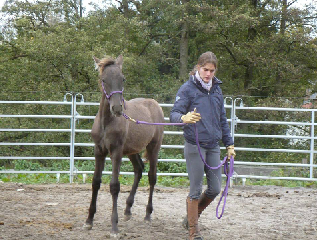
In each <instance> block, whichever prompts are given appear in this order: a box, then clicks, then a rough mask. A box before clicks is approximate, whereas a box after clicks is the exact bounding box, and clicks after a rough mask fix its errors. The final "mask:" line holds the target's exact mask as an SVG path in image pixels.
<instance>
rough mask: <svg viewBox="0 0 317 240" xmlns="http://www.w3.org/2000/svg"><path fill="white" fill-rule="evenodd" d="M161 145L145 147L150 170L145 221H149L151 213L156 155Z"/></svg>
mask: <svg viewBox="0 0 317 240" xmlns="http://www.w3.org/2000/svg"><path fill="white" fill-rule="evenodd" d="M160 147H161V144H158V143H150V144H149V145H148V146H147V147H146V155H147V159H148V160H149V163H150V169H149V172H148V178H149V184H150V193H149V199H148V204H147V206H146V215H145V217H144V220H145V221H151V214H152V212H153V203H152V202H153V192H154V187H155V184H156V179H157V177H156V172H157V160H158V153H159V150H160Z"/></svg>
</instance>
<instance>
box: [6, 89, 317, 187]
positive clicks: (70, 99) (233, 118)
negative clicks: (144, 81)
mask: <svg viewBox="0 0 317 240" xmlns="http://www.w3.org/2000/svg"><path fill="white" fill-rule="evenodd" d="M0 104H1V105H15V104H22V105H24V104H32V105H64V106H67V107H69V112H70V114H69V115H37V114H34V113H30V115H14V114H5V113H1V114H0V133H1V132H67V133H69V139H70V141H69V142H64V143H53V142H33V143H30V142H28V143H26V142H0V146H66V147H69V155H68V156H63V157H57V156H41V157H39V156H36V157H35V156H28V157H20V156H0V161H1V160H14V159H25V160H36V159H42V160H52V159H55V160H65V159H67V160H69V166H70V167H69V170H68V171H59V170H54V171H28V170H23V171H22V170H21V171H16V170H1V171H0V174H1V173H50V174H52V173H53V174H56V175H57V177H59V176H60V174H69V181H70V183H72V182H73V178H74V175H75V174H91V173H93V171H78V170H77V169H76V168H75V161H76V160H94V157H93V156H91V157H79V156H75V148H76V147H78V146H81V147H93V146H94V144H93V143H80V142H76V133H90V129H77V128H76V121H79V120H80V119H91V120H93V119H94V118H95V115H93V116H82V115H80V114H79V113H78V112H77V106H98V105H99V103H95V102H85V101H84V96H83V95H82V94H81V93H67V94H65V96H64V100H63V101H0ZM160 106H161V107H162V108H171V107H172V106H173V104H164V103H162V104H160ZM225 108H226V110H227V112H228V115H229V117H228V122H229V125H230V127H231V134H232V136H233V138H234V140H235V145H236V147H235V150H236V151H237V153H238V154H237V156H238V157H237V159H236V161H235V166H236V167H239V166H251V167H253V166H263V167H264V166H278V167H295V168H301V169H302V168H309V177H291V176H286V177H285V176H263V175H252V174H237V173H236V174H235V176H234V177H236V178H242V179H244V180H245V179H246V178H256V179H284V180H303V181H317V178H316V177H315V176H314V174H316V168H317V164H315V163H314V158H315V154H316V151H315V149H314V143H315V139H316V136H315V134H314V132H315V128H314V127H315V125H316V123H315V120H314V119H315V111H317V109H299V108H273V107H245V106H243V100H242V99H241V98H232V97H226V98H225ZM246 110H247V111H277V112H308V113H309V114H310V115H311V120H310V121H309V122H295V121H292V122H289V121H267V120H261V121H251V120H243V119H239V118H238V116H239V114H238V113H241V112H243V111H246ZM4 118H11V119H14V118H45V119H66V120H69V122H70V125H69V126H70V127H69V128H67V129H48V128H41V126H39V128H36V129H30V128H24V129H21V128H8V127H7V126H5V125H4V124H3V122H4V121H1V119H4ZM165 120H166V121H168V117H165ZM242 124H249V125H250V124H251V125H252V124H260V125H261V124H265V125H288V126H306V127H309V128H310V135H309V136H306V135H301V134H299V135H258V134H239V133H236V130H235V129H236V127H237V126H238V125H242ZM164 134H165V135H169V134H170V135H182V131H181V130H179V131H164ZM239 138H277V139H302V140H307V141H309V143H310V144H309V145H310V147H309V149H301V150H300V149H289V148H287V149H267V148H254V147H249V146H240V145H239V141H238V140H237V139H239ZM183 147H184V146H183V145H162V146H161V148H172V149H182V148H183ZM221 149H224V148H223V147H222V148H221ZM242 151H249V152H284V153H302V154H309V161H307V163H281V162H278V161H277V162H274V163H272V162H270V163H267V162H254V161H246V160H245V159H244V161H239V152H242ZM1 152H2V151H0V155H1ZM106 160H110V159H109V158H107V159H106ZM123 161H128V158H123ZM159 161H160V162H185V159H159ZM103 173H104V174H111V172H109V171H104V172H103ZM121 174H126V175H132V174H133V172H121ZM144 174H145V175H146V173H144ZM158 175H168V176H187V173H158Z"/></svg>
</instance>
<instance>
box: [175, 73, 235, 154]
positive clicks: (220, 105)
mask: <svg viewBox="0 0 317 240" xmlns="http://www.w3.org/2000/svg"><path fill="white" fill-rule="evenodd" d="M221 83H222V82H221V81H220V80H219V79H217V78H216V77H214V78H213V83H212V87H211V89H210V91H209V92H208V91H207V90H206V89H204V88H203V87H202V86H201V84H200V82H199V81H198V80H197V79H196V78H195V77H194V75H191V76H190V78H189V80H188V81H187V82H186V83H184V84H183V85H182V86H181V87H180V89H179V90H178V92H177V96H176V100H175V103H174V107H173V108H172V110H171V113H170V122H172V123H180V122H182V120H181V117H182V116H183V115H184V114H186V113H188V112H189V111H194V108H196V112H198V113H200V115H201V120H200V121H199V122H197V123H196V126H197V130H198V139H199V145H200V146H201V147H203V148H214V147H216V146H217V145H219V141H220V140H222V142H223V144H224V145H225V146H229V145H233V140H232V137H231V134H230V128H229V125H228V122H227V117H226V111H225V107H224V102H223V95H222V91H221V88H220V86H219V84H221ZM183 130H184V137H185V139H186V141H187V142H189V143H191V144H195V145H196V139H195V129H194V124H186V125H185V126H184V127H183Z"/></svg>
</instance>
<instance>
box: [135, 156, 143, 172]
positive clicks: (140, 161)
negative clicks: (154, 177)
mask: <svg viewBox="0 0 317 240" xmlns="http://www.w3.org/2000/svg"><path fill="white" fill-rule="evenodd" d="M137 156H138V164H139V166H140V168H141V169H142V171H143V170H144V163H143V161H142V158H141V156H140V154H137Z"/></svg>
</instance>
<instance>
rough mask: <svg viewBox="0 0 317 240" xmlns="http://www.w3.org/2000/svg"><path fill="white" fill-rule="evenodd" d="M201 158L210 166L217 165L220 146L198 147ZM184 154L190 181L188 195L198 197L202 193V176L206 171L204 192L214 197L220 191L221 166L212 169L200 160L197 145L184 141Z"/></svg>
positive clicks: (192, 197)
mask: <svg viewBox="0 0 317 240" xmlns="http://www.w3.org/2000/svg"><path fill="white" fill-rule="evenodd" d="M200 150H201V153H202V156H203V158H204V159H205V161H206V163H207V164H208V165H209V166H211V167H217V166H218V165H219V164H220V147H219V146H217V147H215V148H213V149H205V148H202V147H200ZM184 155H185V158H186V167H187V172H188V177H189V181H190V190H189V194H188V197H190V198H191V199H199V198H200V195H201V193H202V185H203V177H204V173H206V178H207V189H206V190H205V194H206V196H207V197H208V198H211V199H215V198H216V196H217V195H218V194H219V193H220V191H221V171H222V168H221V167H220V168H219V169H216V170H213V169H209V168H207V167H206V166H205V164H204V162H203V161H202V159H201V157H200V155H199V152H198V147H197V145H193V144H190V143H188V142H186V141H185V148H184Z"/></svg>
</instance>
